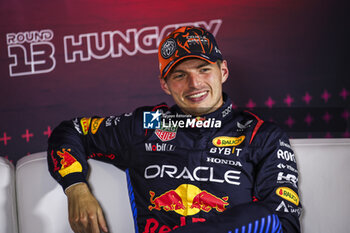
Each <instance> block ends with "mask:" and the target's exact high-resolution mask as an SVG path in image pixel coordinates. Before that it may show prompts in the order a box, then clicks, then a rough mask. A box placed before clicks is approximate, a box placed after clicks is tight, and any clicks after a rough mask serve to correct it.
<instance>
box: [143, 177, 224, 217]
mask: <svg viewBox="0 0 350 233" xmlns="http://www.w3.org/2000/svg"><path fill="white" fill-rule="evenodd" d="M149 193H150V196H151V198H150V201H151V204H152V205H150V206H149V207H148V209H149V210H161V209H163V210H165V211H175V212H176V213H178V214H180V215H182V216H191V215H195V214H197V213H198V212H200V211H204V212H209V211H211V210H213V209H215V210H216V211H218V212H223V211H225V210H226V206H228V205H229V203H228V197H222V198H220V197H217V196H215V195H213V194H211V193H209V192H207V191H205V190H201V189H199V188H198V187H196V186H194V185H191V184H182V185H180V186H179V187H177V188H176V189H175V190H170V191H168V192H165V193H164V194H162V195H160V196H158V197H156V198H155V193H154V192H153V191H150V192H149Z"/></svg>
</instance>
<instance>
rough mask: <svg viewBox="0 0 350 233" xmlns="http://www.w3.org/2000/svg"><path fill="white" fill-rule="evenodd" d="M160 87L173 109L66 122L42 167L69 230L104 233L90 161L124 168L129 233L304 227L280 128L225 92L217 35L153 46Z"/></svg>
mask: <svg viewBox="0 0 350 233" xmlns="http://www.w3.org/2000/svg"><path fill="white" fill-rule="evenodd" d="M159 61H160V71H161V77H160V84H161V87H162V89H163V90H164V91H165V92H166V93H167V94H169V95H171V96H172V97H173V99H174V100H175V102H176V105H174V106H172V107H169V106H167V105H166V104H165V103H163V104H160V105H157V106H150V107H141V108H138V109H136V110H135V111H133V112H132V113H128V114H122V115H120V116H111V117H106V118H100V117H91V118H76V119H73V120H71V121H65V122H62V123H61V124H60V125H59V126H58V127H57V128H56V129H55V130H54V131H53V133H52V135H51V137H50V139H49V148H48V165H49V170H50V173H51V175H52V176H53V177H54V178H55V179H56V180H57V181H58V182H59V183H60V184H61V185H62V187H63V189H64V190H65V193H66V195H67V198H68V205H69V220H70V224H71V227H72V229H73V230H74V231H75V232H99V229H101V230H103V231H104V232H107V230H108V229H107V226H106V223H105V219H104V217H103V214H102V210H101V207H100V206H99V204H98V202H97V200H96V199H95V198H94V197H93V195H92V194H91V192H90V190H89V188H88V185H87V181H86V175H87V172H88V170H87V169H88V168H87V162H86V160H87V158H94V159H99V160H102V161H105V162H108V163H112V164H114V165H115V166H117V167H119V168H121V169H123V170H125V172H126V174H127V178H128V184H129V185H128V186H129V192H130V201H131V205H132V206H133V212H134V222H135V232H143V233H152V232H153V233H165V232H170V231H172V232H225V233H227V232H288V233H289V232H300V226H299V216H300V211H301V203H300V201H299V197H298V171H297V165H296V160H295V156H294V153H293V151H292V148H291V146H290V144H289V140H288V137H287V136H286V134H285V133H284V132H283V131H282V130H281V129H280V128H279V127H277V126H276V125H274V124H272V123H269V122H264V121H263V120H262V119H260V118H259V117H258V116H256V115H255V114H254V113H251V112H249V111H235V110H234V109H233V108H232V102H231V100H230V98H229V97H228V96H227V95H226V94H225V93H223V92H222V83H223V82H225V80H226V79H227V77H228V69H227V63H226V61H225V60H223V59H222V55H221V52H220V50H219V48H218V47H217V44H216V42H215V39H214V37H213V36H212V35H211V34H210V33H209V32H207V31H206V30H204V29H201V28H195V27H182V28H180V29H178V30H175V31H174V32H172V33H171V34H170V35H169V36H168V37H166V38H165V39H164V40H163V41H162V42H161V44H160V46H159Z"/></svg>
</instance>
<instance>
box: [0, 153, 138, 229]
mask: <svg viewBox="0 0 350 233" xmlns="http://www.w3.org/2000/svg"><path fill="white" fill-rule="evenodd" d="M88 163H89V166H90V171H91V172H90V175H89V178H88V181H89V184H90V187H91V189H92V192H93V193H94V195H95V196H96V198H97V199H98V200H99V202H100V204H101V206H102V208H103V210H104V214H105V217H106V220H107V222H108V227H109V232H117V233H119V232H131V233H132V232H134V225H133V218H132V213H131V208H130V204H129V196H128V191H127V182H126V175H125V173H124V172H123V171H121V170H119V169H118V168H116V167H114V166H112V165H110V164H106V163H102V162H99V161H96V160H92V159H90V160H89V162H88ZM16 180H17V183H16V188H17V206H18V225H19V230H20V232H21V233H48V232H49V233H62V232H64V233H68V232H72V230H71V228H70V226H69V223H68V206H67V198H66V196H65V194H64V192H63V189H62V188H61V186H59V185H58V184H57V182H56V181H55V180H54V179H53V178H52V177H51V176H50V174H49V173H48V166H47V160H46V152H41V153H37V154H32V155H29V156H26V157H23V158H22V159H20V160H19V161H18V162H17V169H16ZM0 232H1V231H0Z"/></svg>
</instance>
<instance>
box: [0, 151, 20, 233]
mask: <svg viewBox="0 0 350 233" xmlns="http://www.w3.org/2000/svg"><path fill="white" fill-rule="evenodd" d="M0 232H10V233H12V232H13V233H17V232H18V231H17V215H16V193H15V169H14V166H13V165H12V164H11V163H10V162H9V161H8V160H7V159H5V158H3V157H0Z"/></svg>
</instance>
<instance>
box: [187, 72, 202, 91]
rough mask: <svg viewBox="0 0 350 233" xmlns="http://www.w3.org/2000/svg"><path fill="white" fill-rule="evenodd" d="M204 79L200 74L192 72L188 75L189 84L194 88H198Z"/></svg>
mask: <svg viewBox="0 0 350 233" xmlns="http://www.w3.org/2000/svg"><path fill="white" fill-rule="evenodd" d="M201 83H202V81H201V79H200V77H199V75H197V74H194V73H190V74H189V75H188V86H189V87H192V88H197V87H199V86H200V85H201Z"/></svg>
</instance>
